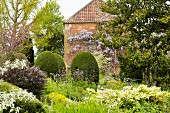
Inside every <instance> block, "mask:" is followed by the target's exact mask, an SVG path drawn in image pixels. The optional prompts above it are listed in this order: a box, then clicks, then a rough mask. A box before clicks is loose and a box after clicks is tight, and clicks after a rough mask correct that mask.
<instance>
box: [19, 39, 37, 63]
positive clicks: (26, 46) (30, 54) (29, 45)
mask: <svg viewBox="0 0 170 113" xmlns="http://www.w3.org/2000/svg"><path fill="white" fill-rule="evenodd" d="M21 45H22V48H20V49H19V51H20V52H21V53H23V54H24V55H25V56H26V58H27V59H28V61H29V62H30V66H33V64H34V50H33V42H32V39H31V38H27V39H24V40H23V41H22V42H21Z"/></svg>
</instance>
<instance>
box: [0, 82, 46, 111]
mask: <svg viewBox="0 0 170 113" xmlns="http://www.w3.org/2000/svg"><path fill="white" fill-rule="evenodd" d="M0 86H4V87H7V89H6V90H5V89H1V88H3V87H0V94H1V96H0V108H1V110H2V111H3V113H10V112H12V113H19V112H22V113H25V112H29V113H35V112H39V113H40V112H41V113H45V111H44V108H43V104H42V103H41V102H40V101H39V100H38V99H36V97H35V96H34V95H33V94H32V93H28V92H27V91H26V90H22V89H19V88H18V87H16V86H14V85H12V84H9V83H7V82H3V81H0Z"/></svg>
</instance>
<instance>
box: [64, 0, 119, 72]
mask: <svg viewBox="0 0 170 113" xmlns="http://www.w3.org/2000/svg"><path fill="white" fill-rule="evenodd" d="M102 3H103V2H102V0H92V1H91V2H90V3H88V4H87V5H86V6H84V7H83V8H82V9H80V10H79V11H78V12H76V13H75V14H74V15H73V16H71V17H70V18H69V19H67V20H66V21H65V23H64V26H65V30H64V60H65V62H66V63H67V65H69V66H70V64H71V61H72V59H73V58H74V56H75V55H76V54H77V53H79V52H80V51H77V52H71V49H72V48H74V46H75V45H76V44H77V43H79V44H80V45H81V47H83V49H82V48H81V49H82V50H83V51H88V50H87V47H86V45H85V44H84V43H81V42H73V43H72V44H70V43H69V41H68V38H69V37H70V36H75V35H77V34H79V32H80V31H81V30H87V31H88V32H92V33H96V31H97V26H98V25H99V23H100V22H102V21H107V20H110V19H112V18H114V16H112V15H109V14H106V13H103V12H102V11H101V10H100V5H101V4H102ZM94 46H95V45H94ZM115 52H116V51H115ZM116 57H117V56H114V58H116ZM116 59H117V58H116ZM114 64H115V62H114ZM113 71H114V72H116V73H118V72H119V65H118V64H115V65H114V66H113Z"/></svg>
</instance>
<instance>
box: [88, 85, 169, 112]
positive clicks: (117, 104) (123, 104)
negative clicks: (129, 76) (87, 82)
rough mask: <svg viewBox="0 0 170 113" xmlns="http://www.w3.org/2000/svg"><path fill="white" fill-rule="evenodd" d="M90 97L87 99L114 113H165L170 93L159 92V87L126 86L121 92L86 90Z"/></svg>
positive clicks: (167, 110)
mask: <svg viewBox="0 0 170 113" xmlns="http://www.w3.org/2000/svg"><path fill="white" fill-rule="evenodd" d="M87 90H88V91H89V93H90V94H92V95H91V97H89V98H88V99H90V100H95V101H97V102H99V103H102V104H104V105H106V106H108V108H109V109H113V110H114V111H115V113H116V112H123V113H158V112H161V113H165V112H167V113H168V112H169V111H170V109H169V107H170V103H169V101H168V100H169V99H170V93H169V92H166V91H161V90H160V88H159V87H155V86H153V87H147V86H146V85H140V86H138V87H132V86H126V87H124V88H123V89H122V90H120V91H119V90H112V89H105V90H98V91H97V92H95V91H94V90H91V89H87Z"/></svg>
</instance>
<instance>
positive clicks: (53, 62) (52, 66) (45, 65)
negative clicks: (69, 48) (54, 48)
mask: <svg viewBox="0 0 170 113" xmlns="http://www.w3.org/2000/svg"><path fill="white" fill-rule="evenodd" d="M35 66H37V67H39V68H40V69H41V70H42V71H44V72H47V73H48V74H50V73H56V72H57V71H58V60H57V58H56V57H55V55H54V54H53V53H51V52H50V51H43V52H42V53H41V54H39V55H38V57H37V60H36V62H35Z"/></svg>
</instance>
